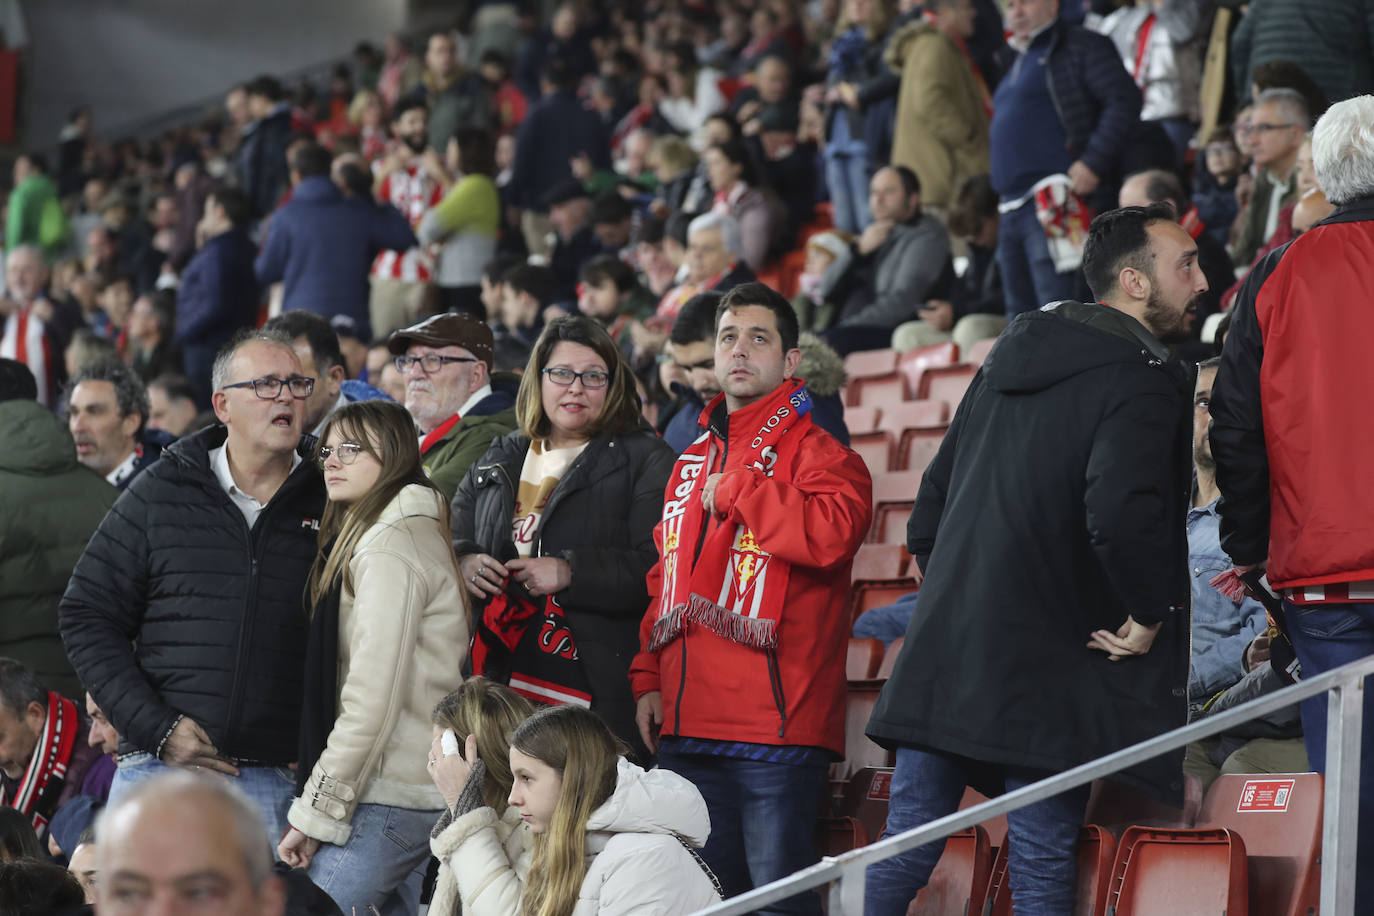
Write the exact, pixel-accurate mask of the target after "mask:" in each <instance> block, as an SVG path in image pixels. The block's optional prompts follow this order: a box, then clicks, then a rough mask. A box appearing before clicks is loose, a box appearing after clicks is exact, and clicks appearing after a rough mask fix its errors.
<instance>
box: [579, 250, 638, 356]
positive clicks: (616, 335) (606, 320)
mask: <svg viewBox="0 0 1374 916" xmlns="http://www.w3.org/2000/svg"><path fill="white" fill-rule="evenodd" d="M580 280H581V282H579V283H578V284H577V287H578V289H579V290H581V293H580V295H579V296H578V297H577V307H578V310H579V311H580V312H582V314H584V315H586V316H587V317H588V318H590V319H592V320H593V321H595V322H596V323H597V324H599V325H600V326H601V327H602V329H603V330H605V332H606V333H607V334H609V335H611V339H612V340H614V341H615V343H616V346H618V347H620V350H621V352H622V353H624V354H625V355H626V357H627V358H628V359H630V360H631V365H633V364H634V358H635V352H634V350H635V348H634V340H633V335H632V334H631V333H630V328H631V326H632V324H633V323H634V322H636V321H643V320H644V319H646V318H648V317H650V316H651V315H653V313H654V306H655V305H656V304H657V302H658V300H657V299H655V298H654V294H653V293H651V292H649V291H648V290H647V289H645V288H644V287H642V286H640V285H639V281H638V280H636V279H635V272H634V269H633V268H631V267H630V266H629V265H628V264H626V263H625V262H624V261H621V260H619V259H617V258H615V257H612V256H611V255H608V254H603V255H601V256H599V257H595V258H592V259H591V260H590V261H588V262H587V263H586V264H585V265H583V267H582V273H581V276H580Z"/></svg>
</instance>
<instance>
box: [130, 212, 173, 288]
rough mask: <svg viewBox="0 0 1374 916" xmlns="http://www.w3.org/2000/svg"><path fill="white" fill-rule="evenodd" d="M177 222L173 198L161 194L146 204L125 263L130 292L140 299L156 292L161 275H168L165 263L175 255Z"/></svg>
mask: <svg viewBox="0 0 1374 916" xmlns="http://www.w3.org/2000/svg"><path fill="white" fill-rule="evenodd" d="M180 222H181V204H180V203H179V202H178V200H177V196H176V195H175V194H173V193H172V192H170V191H165V192H162V193H160V194H158V195H156V196H155V197H153V199H152V200H151V201H149V203H148V208H147V221H146V223H145V224H144V228H143V229H141V231H140V237H139V239H138V247H137V248H136V249H135V250H134V252H133V256H132V260H131V261H130V263H129V267H130V273H131V274H132V275H133V278H134V290H135V291H136V292H137V293H138V294H139V295H140V296H141V295H144V294H145V293H148V292H151V291H152V290H154V289H156V288H157V285H158V282H159V281H160V280H161V279H162V277H163V275H164V273H171V272H172V269H171V267H170V266H169V259H170V258H171V256H172V254H173V253H174V252H175V251H176V243H177V236H176V232H177V225H178V224H179V223H180Z"/></svg>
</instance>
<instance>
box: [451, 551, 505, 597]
mask: <svg viewBox="0 0 1374 916" xmlns="http://www.w3.org/2000/svg"><path fill="white" fill-rule="evenodd" d="M458 568H459V569H461V570H462V571H463V584H464V585H466V586H467V589H468V594H469V595H471V596H472V597H474V598H484V599H485V598H491V597H493V596H495V595H499V594H501V591H502V589H503V588H504V587H505V584H506V577H507V576H509V575H510V571H509V570H508V569H506V567H505V566H503V565H502V564H501V561H500V560H498V559H496V557H493V556H492V555H491V554H489V553H470V554H468V555H467V556H465V557H463V558H462V559H460V560H459V561H458Z"/></svg>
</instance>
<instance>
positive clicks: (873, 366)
mask: <svg viewBox="0 0 1374 916" xmlns="http://www.w3.org/2000/svg"><path fill="white" fill-rule="evenodd" d="M896 368H897V351H896V350H860V351H858V352H857V353H851V354H849V355H848V356H846V357H845V358H844V374H845V377H846V378H847V379H849V380H850V381H853V380H854V379H856V378H868V377H869V376H874V375H887V374H888V373H889V372H893V371H895V370H896Z"/></svg>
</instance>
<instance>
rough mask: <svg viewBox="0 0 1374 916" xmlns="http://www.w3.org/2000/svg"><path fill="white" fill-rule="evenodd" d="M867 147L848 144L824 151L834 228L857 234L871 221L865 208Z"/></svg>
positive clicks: (866, 204)
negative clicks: (833, 150) (840, 147)
mask: <svg viewBox="0 0 1374 916" xmlns="http://www.w3.org/2000/svg"><path fill="white" fill-rule="evenodd" d="M870 177H871V176H870V175H869V174H868V147H867V146H865V145H863V143H862V142H852V143H850V144H848V146H847V148H846V149H845V150H844V151H843V152H832V151H830V150H827V151H826V154H825V184H826V187H827V188H828V189H829V190H830V203H831V205H832V206H833V207H834V208H835V228H836V229H839V230H840V231H841V232H850V233H853V234H855V235H857V234H858V233H860V232H863V231H864V227H865V226H867V225H868V224H869V223H871V222H873V214H871V213H870V212H869V210H868V179H869V178H870Z"/></svg>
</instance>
